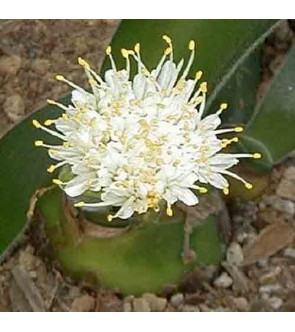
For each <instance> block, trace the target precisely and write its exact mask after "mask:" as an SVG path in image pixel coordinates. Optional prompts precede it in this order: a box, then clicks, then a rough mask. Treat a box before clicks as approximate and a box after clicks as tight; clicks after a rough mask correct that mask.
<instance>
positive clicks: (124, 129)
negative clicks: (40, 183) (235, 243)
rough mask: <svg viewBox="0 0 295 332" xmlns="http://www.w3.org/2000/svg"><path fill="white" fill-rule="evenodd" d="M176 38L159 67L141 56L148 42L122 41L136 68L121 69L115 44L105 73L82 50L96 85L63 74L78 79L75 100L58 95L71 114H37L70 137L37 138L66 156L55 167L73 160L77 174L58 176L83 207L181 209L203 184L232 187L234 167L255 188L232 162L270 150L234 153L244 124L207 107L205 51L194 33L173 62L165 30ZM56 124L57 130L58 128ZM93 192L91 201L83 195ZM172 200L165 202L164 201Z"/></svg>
mask: <svg viewBox="0 0 295 332" xmlns="http://www.w3.org/2000/svg"><path fill="white" fill-rule="evenodd" d="M163 39H164V40H165V41H166V42H167V44H168V47H167V48H166V49H165V51H164V54H163V56H162V58H161V60H160V61H159V63H158V65H157V66H156V67H155V68H154V69H152V70H149V69H147V67H146V66H145V64H144V63H143V61H142V60H141V55H140V45H139V44H136V45H135V48H134V51H133V50H126V49H122V55H123V57H124V58H125V59H126V68H124V69H121V70H119V69H117V66H116V64H115V60H114V59H113V57H112V54H111V48H110V47H108V48H107V51H106V53H107V55H108V56H109V57H110V61H111V66H112V68H111V69H109V70H107V71H106V73H105V76H104V80H103V79H102V78H101V77H100V76H99V75H98V74H97V73H96V72H95V71H94V70H93V69H91V67H90V66H89V64H88V63H87V62H86V61H85V60H83V59H82V58H79V60H78V61H79V64H81V65H82V66H83V67H84V69H85V72H86V75H87V77H88V81H89V83H90V85H91V91H90V92H88V91H86V90H84V89H82V88H80V87H78V86H76V85H75V84H74V83H72V82H71V81H68V80H67V79H66V78H64V77H63V76H61V75H57V76H56V79H57V80H59V81H63V82H66V83H68V84H69V85H70V86H71V87H73V88H74V91H73V92H72V99H71V101H72V103H71V104H70V105H68V106H65V105H63V104H60V103H57V102H55V101H52V100H49V101H48V102H49V103H50V104H53V105H57V106H59V107H60V108H61V109H62V110H63V111H64V113H63V114H62V115H61V116H60V117H59V118H57V119H54V120H52V119H49V120H46V121H45V122H44V125H42V124H41V123H40V122H39V121H38V120H36V119H34V120H33V125H34V126H35V127H36V128H39V129H42V130H44V131H46V132H48V133H49V134H51V135H53V136H55V137H58V138H59V139H60V140H61V143H62V144H61V145H48V144H45V143H44V142H43V141H40V140H38V141H36V142H35V145H36V146H42V147H45V148H48V149H49V155H50V157H51V158H52V159H54V160H57V161H58V163H57V164H55V165H51V166H50V167H49V168H48V171H49V172H54V171H55V170H56V169H58V168H60V167H64V166H66V165H67V166H70V173H71V174H70V177H71V180H69V181H67V182H64V181H62V180H60V179H54V180H53V182H54V183H56V184H57V185H59V186H60V187H61V188H62V189H63V190H64V191H65V193H66V194H67V195H68V196H70V197H73V198H74V199H75V200H78V202H77V203H75V206H76V207H86V208H87V207H89V208H97V209H99V208H101V207H112V206H114V207H119V208H118V209H117V211H115V213H114V214H109V215H108V216H107V218H108V221H112V220H113V218H121V219H128V218H130V217H131V216H132V215H134V213H137V214H139V215H141V214H144V213H146V212H147V211H148V209H150V208H151V209H153V210H154V211H155V212H157V213H160V212H161V205H165V206H166V213H167V215H168V216H170V217H172V216H173V204H175V203H176V202H177V201H180V202H182V203H184V204H186V205H187V206H192V205H196V204H198V197H197V195H196V191H197V192H200V193H206V192H207V189H206V188H205V187H203V186H202V185H204V184H210V185H212V186H214V187H215V188H218V189H222V190H223V192H224V193H225V194H228V193H229V183H228V181H227V179H226V178H225V175H228V176H231V177H234V178H236V179H238V180H240V181H242V182H243V183H244V185H245V186H246V188H248V189H252V184H250V183H248V182H247V181H245V180H244V179H243V178H241V177H240V176H238V175H237V174H235V173H232V172H231V171H229V170H228V169H229V168H231V167H232V166H234V165H236V164H238V162H239V158H255V159H259V158H261V154H260V153H251V154H247V153H242V154H233V153H224V152H223V151H222V150H224V149H226V148H227V146H228V145H230V144H231V143H233V142H237V141H238V137H236V136H234V137H232V136H228V134H232V133H240V132H242V131H243V127H240V126H238V127H233V128H222V129H220V128H218V127H219V126H220V125H221V119H220V115H221V113H222V112H223V111H224V110H225V109H226V108H227V104H225V103H223V104H221V105H220V108H219V110H218V111H217V112H216V113H214V114H211V115H207V116H203V113H204V110H205V106H206V93H207V83H206V82H202V83H201V84H200V85H199V84H198V82H199V80H200V79H201V77H202V72H201V71H198V72H196V74H195V78H194V79H190V78H188V74H189V71H190V69H191V66H192V64H193V61H194V57H195V42H194V41H193V40H191V41H190V42H189V50H190V57H189V60H188V62H187V64H185V63H184V60H181V61H180V62H179V63H177V64H176V63H174V61H173V46H172V41H171V39H170V38H169V37H168V36H166V35H164V36H163ZM130 57H131V58H133V59H134V60H135V63H136V67H137V74H136V75H135V76H134V78H133V79H131V78H130V65H131V64H130ZM51 125H53V126H54V127H55V130H52V129H49V127H50V126H51ZM87 191H89V192H91V193H92V198H91V202H85V201H84V200H83V201H81V200H80V198H79V197H80V196H81V195H83V194H85V193H86V192H87ZM162 203H163V204H162Z"/></svg>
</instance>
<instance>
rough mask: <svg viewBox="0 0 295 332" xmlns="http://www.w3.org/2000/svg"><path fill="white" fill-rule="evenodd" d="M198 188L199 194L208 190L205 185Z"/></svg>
mask: <svg viewBox="0 0 295 332" xmlns="http://www.w3.org/2000/svg"><path fill="white" fill-rule="evenodd" d="M198 190H199V192H200V193H201V194H206V193H207V192H208V189H207V188H205V187H199V188H198Z"/></svg>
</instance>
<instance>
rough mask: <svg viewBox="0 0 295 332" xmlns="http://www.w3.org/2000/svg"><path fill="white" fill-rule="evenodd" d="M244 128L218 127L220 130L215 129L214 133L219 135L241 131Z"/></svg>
mask: <svg viewBox="0 0 295 332" xmlns="http://www.w3.org/2000/svg"><path fill="white" fill-rule="evenodd" d="M243 130H244V128H243V127H235V128H227V129H218V130H214V134H215V135H219V134H225V133H232V132H236V133H241V132H242V131H243Z"/></svg>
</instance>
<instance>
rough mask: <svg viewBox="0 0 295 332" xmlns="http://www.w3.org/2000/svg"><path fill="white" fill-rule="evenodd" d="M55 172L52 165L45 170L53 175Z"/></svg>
mask: <svg viewBox="0 0 295 332" xmlns="http://www.w3.org/2000/svg"><path fill="white" fill-rule="evenodd" d="M54 171H55V166H54V165H50V166H49V167H48V168H47V172H48V173H53V172H54Z"/></svg>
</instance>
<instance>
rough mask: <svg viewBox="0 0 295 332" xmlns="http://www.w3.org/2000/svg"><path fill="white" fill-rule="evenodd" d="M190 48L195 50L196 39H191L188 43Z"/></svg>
mask: <svg viewBox="0 0 295 332" xmlns="http://www.w3.org/2000/svg"><path fill="white" fill-rule="evenodd" d="M188 48H189V50H190V51H193V50H194V49H195V48H196V43H195V41H194V40H191V41H190V42H189V44H188Z"/></svg>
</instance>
